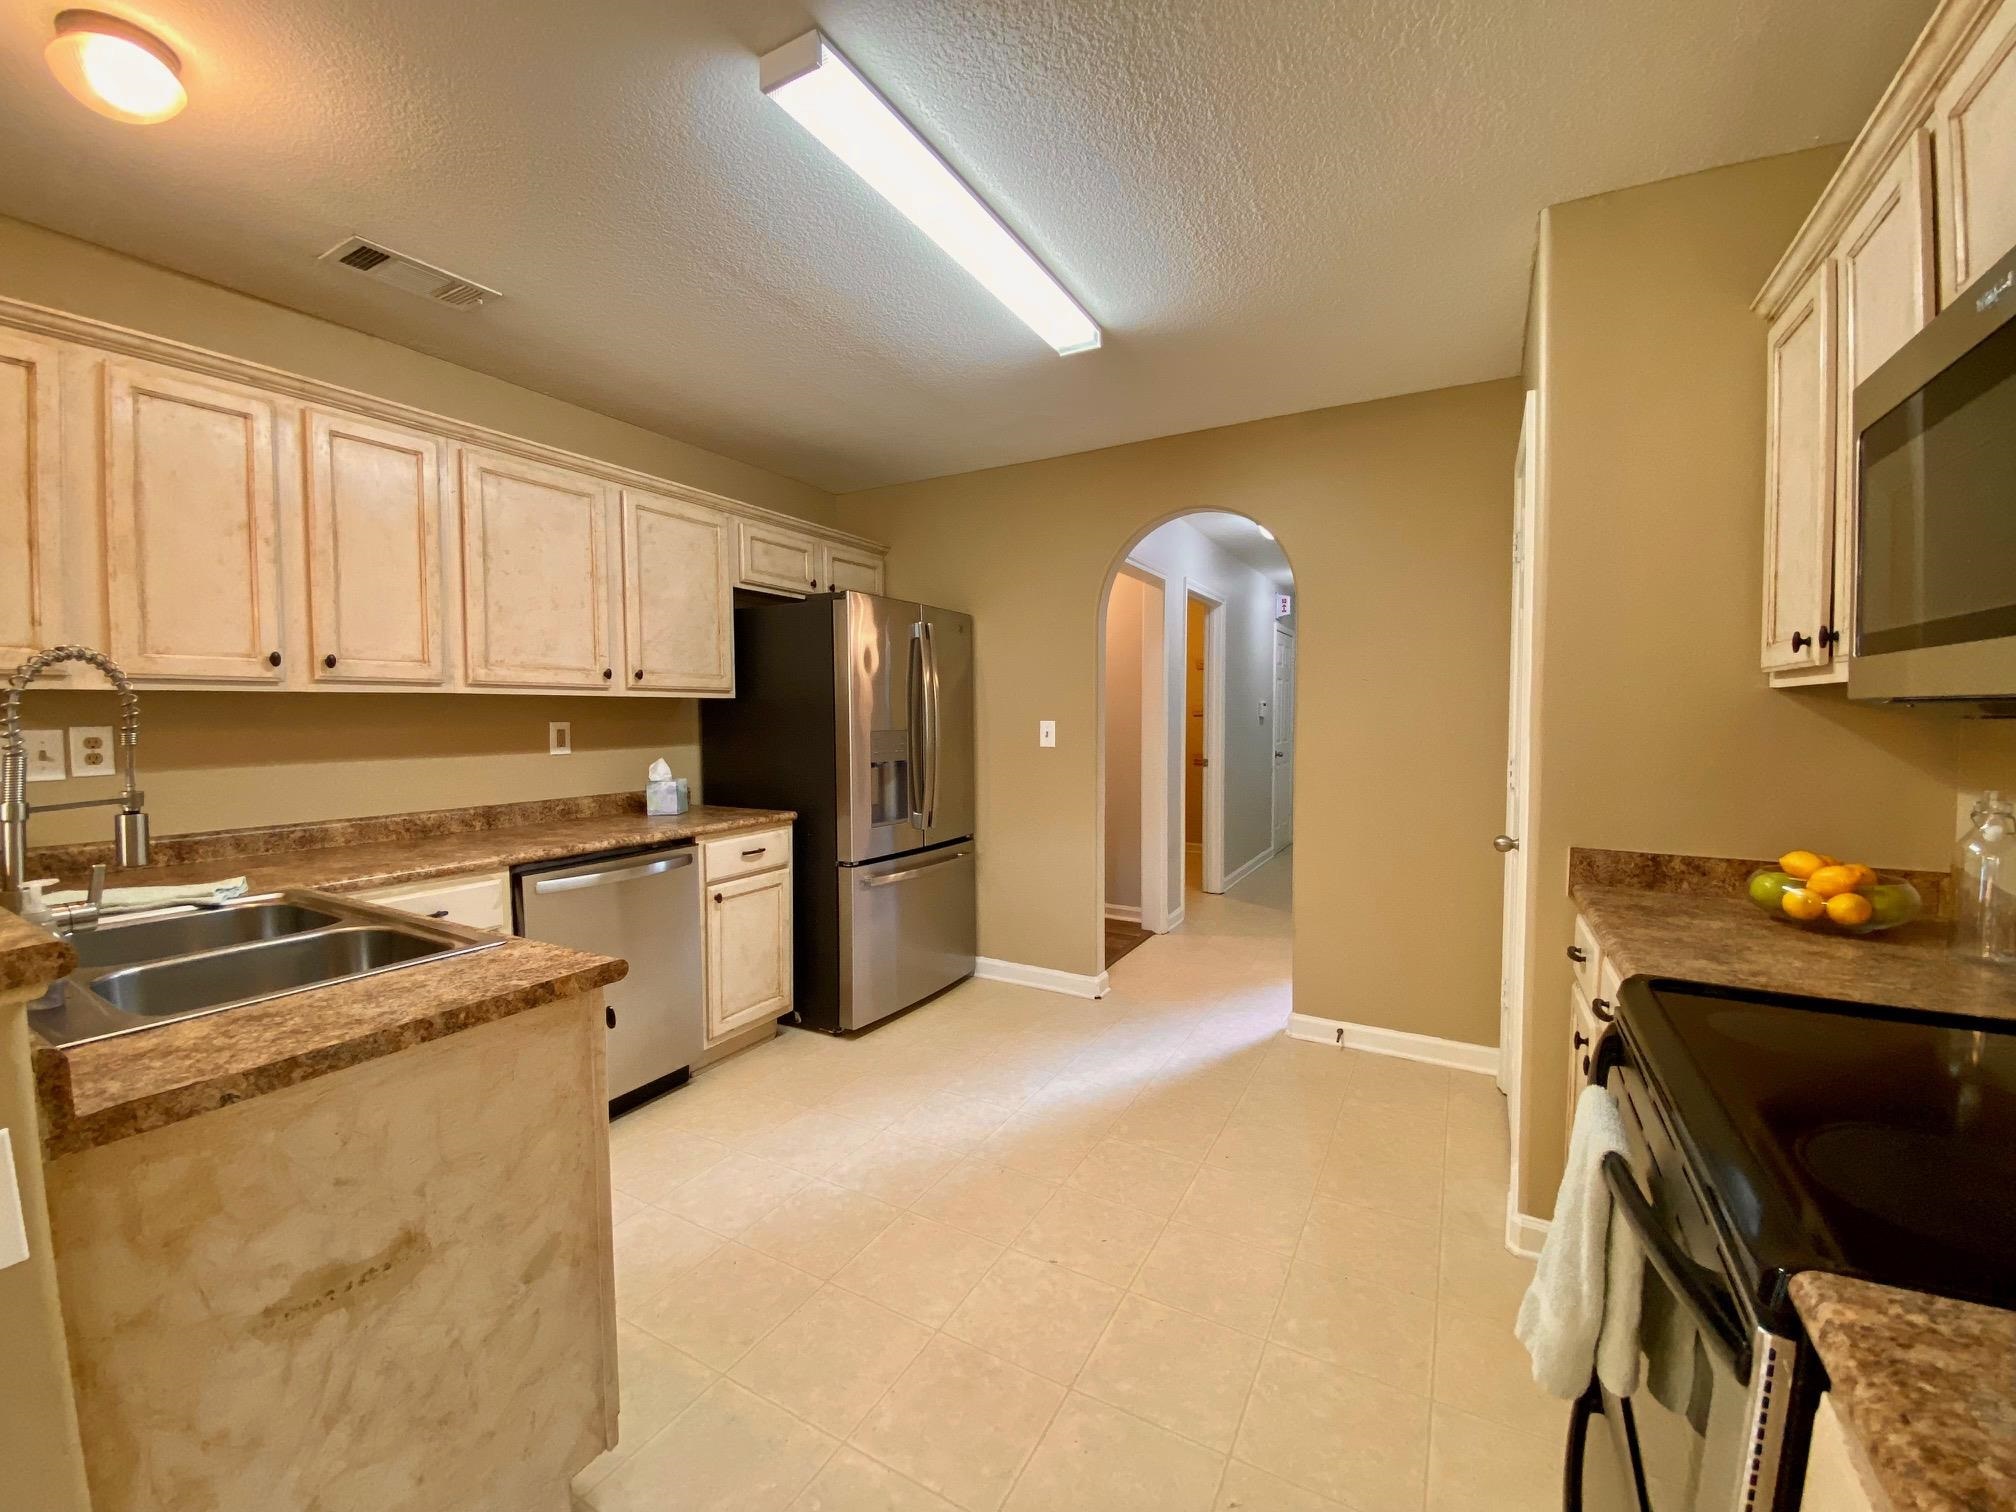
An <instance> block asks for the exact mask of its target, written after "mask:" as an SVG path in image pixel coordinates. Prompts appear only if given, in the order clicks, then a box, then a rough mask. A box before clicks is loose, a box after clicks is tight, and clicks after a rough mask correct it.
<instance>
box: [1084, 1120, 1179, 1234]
mask: <svg viewBox="0 0 2016 1512" xmlns="http://www.w3.org/2000/svg"><path fill="white" fill-rule="evenodd" d="M1196 1175H1197V1163H1196V1162H1195V1161H1190V1160H1179V1159H1177V1158H1176V1157H1175V1156H1174V1155H1164V1154H1162V1153H1161V1152H1160V1151H1158V1150H1151V1149H1149V1148H1147V1147H1146V1146H1145V1145H1132V1144H1127V1143H1125V1142H1124V1141H1122V1140H1118V1139H1109V1140H1106V1141H1105V1142H1104V1143H1102V1144H1100V1145H1097V1146H1095V1147H1094V1148H1093V1150H1092V1151H1091V1152H1090V1153H1089V1154H1088V1155H1086V1157H1085V1159H1084V1161H1083V1162H1082V1163H1081V1164H1080V1165H1079V1167H1078V1169H1077V1170H1075V1171H1073V1172H1072V1173H1071V1179H1070V1181H1069V1182H1068V1183H1067V1185H1070V1186H1074V1187H1076V1188H1077V1189H1078V1190H1079V1191H1081V1192H1090V1193H1091V1194H1092V1195H1093V1196H1094V1197H1103V1198H1105V1199H1106V1200H1107V1201H1108V1202H1119V1203H1124V1204H1125V1205H1126V1206H1128V1207H1133V1208H1139V1209H1141V1211H1142V1212H1144V1213H1153V1214H1154V1215H1155V1216H1156V1217H1158V1218H1167V1217H1168V1216H1169V1215H1170V1214H1171V1213H1173V1212H1175V1211H1176V1207H1177V1204H1178V1203H1180V1202H1182V1200H1183V1194H1184V1193H1185V1192H1187V1191H1189V1190H1190V1183H1191V1181H1192V1180H1194V1179H1195V1178H1196Z"/></svg>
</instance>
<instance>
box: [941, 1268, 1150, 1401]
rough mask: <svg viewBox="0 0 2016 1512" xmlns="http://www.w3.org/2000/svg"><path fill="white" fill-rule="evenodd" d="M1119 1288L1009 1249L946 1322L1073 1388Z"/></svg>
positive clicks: (948, 1328)
mask: <svg viewBox="0 0 2016 1512" xmlns="http://www.w3.org/2000/svg"><path fill="white" fill-rule="evenodd" d="M1120 1295H1121V1294H1120V1289H1119V1288H1118V1287H1116V1286H1108V1285H1107V1284H1106V1283H1105V1282H1104V1281H1095V1280H1093V1279H1092V1278H1091V1277H1090V1276H1081V1275H1080V1274H1079V1273H1078V1272H1077V1271H1074V1270H1072V1269H1070V1268H1069V1267H1068V1266H1063V1265H1059V1264H1057V1263H1056V1262H1055V1261H1051V1260H1038V1259H1037V1258H1036V1257H1035V1256H1034V1255H1025V1254H1023V1253H1022V1252H1021V1251H1020V1250H1012V1249H1011V1250H1009V1251H1007V1252H1006V1253H1005V1254H1003V1255H1002V1256H1001V1258H1000V1259H998V1260H996V1261H995V1262H994V1265H993V1268H992V1269H990V1270H989V1271H988V1272H987V1274H986V1275H985V1276H983V1277H981V1279H980V1284H979V1285H978V1286H975V1287H974V1288H973V1290H972V1291H971V1292H970V1293H969V1294H968V1295H967V1298H966V1300H965V1301H964V1302H961V1303H960V1304H959V1310H958V1311H957V1312H955V1313H953V1314H952V1316H951V1317H950V1318H948V1319H946V1320H945V1332H946V1333H948V1334H951V1335H952V1337H954V1338H955V1339H963V1340H965V1341H966V1342H967V1343H968V1344H972V1345H974V1346H975V1347H977V1348H980V1349H984V1350H986V1351H987V1352H988V1353H989V1354H992V1355H999V1356H1000V1357H1001V1358H1002V1359H1004V1360H1007V1361H1009V1362H1010V1363H1012V1364H1016V1365H1020V1366H1021V1367H1022V1368H1023V1369H1024V1370H1033V1371H1035V1372H1036V1374H1038V1375H1040V1376H1047V1377H1048V1378H1049V1379H1051V1380H1053V1381H1061V1382H1063V1383H1064V1384H1066V1385H1069V1384H1070V1383H1071V1382H1072V1381H1074V1380H1076V1379H1077V1376H1078V1372H1079V1371H1080V1370H1082V1369H1083V1368H1084V1366H1085V1361H1086V1359H1087V1357H1088V1356H1090V1355H1091V1353H1092V1346H1093V1345H1094V1344H1096V1343H1097V1342H1098V1340H1099V1335H1100V1334H1101V1333H1103V1332H1104V1331H1105V1328H1106V1321H1107V1319H1109V1318H1111V1317H1112V1316H1113V1309H1114V1308H1115V1307H1117V1306H1119V1305H1120Z"/></svg>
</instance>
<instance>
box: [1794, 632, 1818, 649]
mask: <svg viewBox="0 0 2016 1512" xmlns="http://www.w3.org/2000/svg"><path fill="white" fill-rule="evenodd" d="M1812 644H1813V637H1812V636H1810V635H1802V634H1800V633H1799V632H1798V631H1797V630H1794V631H1793V632H1792V649H1793V650H1794V651H1798V650H1800V649H1802V648H1804V647H1806V646H1810V645H1812Z"/></svg>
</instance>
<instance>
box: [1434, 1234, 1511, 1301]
mask: <svg viewBox="0 0 2016 1512" xmlns="http://www.w3.org/2000/svg"><path fill="white" fill-rule="evenodd" d="M1532 1280H1533V1262H1532V1261H1531V1260H1526V1259H1522V1258H1521V1257H1520V1256H1518V1255H1515V1254H1513V1253H1512V1252H1511V1251H1510V1250H1508V1249H1506V1248H1505V1245H1504V1242H1503V1241H1502V1240H1498V1241H1493V1240H1490V1239H1481V1238H1479V1237H1477V1236H1476V1235H1475V1234H1473V1233H1471V1232H1470V1231H1468V1230H1467V1229H1464V1228H1460V1227H1455V1228H1445V1229H1444V1230H1443V1231H1442V1290H1441V1296H1440V1300H1441V1301H1442V1302H1443V1303H1445V1304H1447V1305H1448V1306H1450V1307H1460V1308H1463V1309H1464V1310H1465V1311H1466V1312H1473V1313H1481V1314H1483V1315H1484V1316H1485V1317H1487V1318H1499V1319H1509V1318H1513V1317H1516V1316H1517V1315H1518V1312H1519V1302H1520V1299H1521V1298H1523V1297H1524V1296H1525V1295H1526V1288H1527V1287H1528V1286H1529V1285H1530V1284H1531V1283H1532Z"/></svg>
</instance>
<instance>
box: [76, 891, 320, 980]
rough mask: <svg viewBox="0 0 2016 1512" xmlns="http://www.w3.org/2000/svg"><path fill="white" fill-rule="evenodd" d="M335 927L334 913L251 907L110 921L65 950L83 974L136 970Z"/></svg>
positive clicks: (276, 906)
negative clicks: (148, 964) (147, 963)
mask: <svg viewBox="0 0 2016 1512" xmlns="http://www.w3.org/2000/svg"><path fill="white" fill-rule="evenodd" d="M340 922H341V920H339V919H338V918H337V916H336V915H335V914H333V913H328V912H326V911H324V910H323V909H319V908H309V907H307V906H305V905H303V904H300V903H253V904H248V905H246V906H244V907H239V908H214V909H206V910H204V911H202V912H200V913H183V914H175V915H172V916H171V917H168V918H165V919H143V920H140V921H139V922H137V923H132V924H121V923H118V922H117V921H116V920H111V921H107V922H106V923H103V924H101V925H99V926H98V927H97V928H96V929H87V930H84V931H82V932H81V933H79V934H74V935H72V936H71V937H70V948H71V949H73V950H75V951H76V952H77V965H78V966H79V968H81V969H84V970H90V969H93V968H96V967H110V966H137V965H139V964H140V963H141V962H142V961H159V960H163V959H165V958H166V957H168V956H185V955H192V954H194V953H195V952H197V951H199V950H221V949H223V948H224V947H225V946H227V945H244V944H248V943H250V942H251V941H253V940H277V939H280V938H281V937H282V936H285V935H297V934H302V933H305V932H306V931H308V930H311V929H326V928H328V927H329V926H330V925H331V924H336V923H340Z"/></svg>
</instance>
